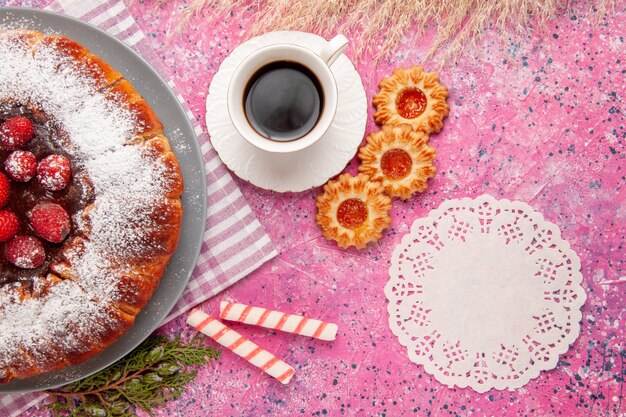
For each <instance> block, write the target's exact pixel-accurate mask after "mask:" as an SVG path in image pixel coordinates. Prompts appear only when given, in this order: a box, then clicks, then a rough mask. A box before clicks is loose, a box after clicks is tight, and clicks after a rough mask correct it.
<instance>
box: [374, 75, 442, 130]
mask: <svg viewBox="0 0 626 417" xmlns="http://www.w3.org/2000/svg"><path fill="white" fill-rule="evenodd" d="M378 87H379V88H380V91H379V92H378V93H377V94H374V97H373V99H372V104H373V105H374V107H376V113H374V121H375V122H376V123H378V124H379V125H385V124H393V125H399V124H408V125H411V126H412V128H413V130H416V131H421V132H424V133H426V134H431V133H437V132H439V131H440V130H441V129H442V128H443V119H444V117H447V116H448V114H449V113H450V106H449V105H448V103H447V101H446V100H447V99H448V89H447V88H446V87H445V86H444V85H441V84H440V83H439V77H438V76H437V74H435V73H434V72H425V71H424V68H422V67H418V66H414V67H411V68H409V69H404V68H398V69H397V70H395V71H394V72H393V73H392V74H391V76H390V77H386V78H384V79H383V80H382V81H381V82H380V84H378Z"/></svg>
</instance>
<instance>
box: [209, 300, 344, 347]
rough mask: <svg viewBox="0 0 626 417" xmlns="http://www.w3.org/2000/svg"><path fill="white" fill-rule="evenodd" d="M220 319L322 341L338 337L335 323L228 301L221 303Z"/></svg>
mask: <svg viewBox="0 0 626 417" xmlns="http://www.w3.org/2000/svg"><path fill="white" fill-rule="evenodd" d="M220 318H221V319H223V320H230V321H238V322H240V323H246V324H253V325H255V326H261V327H266V328H268V329H275V330H282V331H283V332H289V333H296V334H301V335H303V336H309V337H315V338H316V339H321V340H335V337H336V336H337V325H336V324H335V323H328V322H325V321H321V320H316V319H312V318H309V317H304V316H298V315H296V314H288V313H283V312H282V311H274V310H268V309H266V308H263V307H253V306H249V305H246V304H239V303H232V302H227V301H222V302H221V303H220Z"/></svg>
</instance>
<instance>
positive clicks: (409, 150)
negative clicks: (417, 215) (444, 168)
mask: <svg viewBox="0 0 626 417" xmlns="http://www.w3.org/2000/svg"><path fill="white" fill-rule="evenodd" d="M365 141H366V142H367V144H366V145H365V146H363V147H362V148H361V149H359V159H360V160H361V162H362V163H361V165H360V166H359V171H360V172H362V173H364V174H366V175H368V176H369V177H370V179H371V180H372V181H380V182H381V183H382V185H383V187H384V188H385V193H386V194H387V195H388V196H390V197H399V198H402V199H404V200H407V199H409V198H411V196H412V195H413V193H415V192H422V191H424V190H425V189H426V187H427V184H426V180H427V179H428V178H432V177H433V176H434V175H435V172H436V168H435V166H434V165H433V159H435V156H436V154H435V148H433V147H432V146H430V145H429V144H428V135H427V134H425V133H423V132H416V131H414V130H413V129H412V128H411V126H410V125H406V124H404V125H398V126H394V125H385V126H383V127H382V129H381V130H380V131H378V132H372V133H370V134H369V135H368V136H367V138H365Z"/></svg>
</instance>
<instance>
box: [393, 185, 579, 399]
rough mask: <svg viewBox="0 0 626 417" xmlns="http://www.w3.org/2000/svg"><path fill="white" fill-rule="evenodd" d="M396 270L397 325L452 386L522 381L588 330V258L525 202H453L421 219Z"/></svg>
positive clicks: (399, 253) (414, 354)
mask: <svg viewBox="0 0 626 417" xmlns="http://www.w3.org/2000/svg"><path fill="white" fill-rule="evenodd" d="M389 273H390V280H389V282H388V283H387V285H386V287H385V294H386V296H387V299H388V300H389V306H388V311H389V325H390V326H391V330H392V331H393V333H394V334H395V335H396V336H398V339H399V340H400V343H401V344H402V345H404V346H406V347H407V350H408V355H409V358H410V359H411V360H412V361H413V362H415V363H417V364H421V365H424V368H425V369H426V371H427V372H428V373H430V374H432V375H434V376H435V378H437V380H438V381H440V382H442V383H444V384H446V385H448V386H450V387H451V386H453V385H456V386H458V387H461V388H463V387H466V386H469V387H471V388H473V389H474V390H476V391H478V392H485V391H487V390H489V389H491V388H497V389H505V388H508V389H513V388H517V387H520V386H522V385H524V384H526V383H527V382H528V381H529V380H530V379H532V378H536V377H537V376H539V372H540V371H541V370H545V369H552V368H554V367H555V366H556V364H557V361H558V357H559V355H560V354H563V353H565V352H566V351H567V349H568V348H569V345H570V344H571V343H572V342H573V341H574V340H575V339H576V337H578V333H579V331H580V326H579V321H580V319H581V313H580V307H581V306H582V304H583V303H584V302H585V298H586V296H585V293H584V291H583V289H582V287H581V285H580V283H581V281H582V275H581V273H580V260H579V258H578V256H577V255H576V254H575V253H574V251H572V250H571V249H570V246H569V244H568V243H567V242H566V241H565V240H563V239H562V238H561V234H560V231H559V229H558V227H557V226H555V225H554V224H552V223H550V222H548V221H545V220H544V219H543V216H542V215H541V214H540V213H538V212H536V211H534V210H533V209H532V208H531V207H530V206H528V205H527V204H525V203H521V202H518V201H508V200H496V199H494V198H493V197H491V196H489V195H483V196H480V197H478V198H477V199H475V200H473V199H470V198H464V199H462V200H449V201H445V202H444V203H442V204H441V206H439V208H437V209H435V210H433V211H431V212H430V213H429V215H428V217H426V218H423V219H418V220H416V221H415V222H414V223H413V226H412V227H411V232H410V233H409V234H408V235H406V236H405V237H404V238H403V239H402V243H401V244H400V245H398V247H396V249H395V250H394V253H393V257H392V261H391V268H390V270H389Z"/></svg>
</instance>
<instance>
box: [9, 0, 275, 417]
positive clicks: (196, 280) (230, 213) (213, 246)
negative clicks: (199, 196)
mask: <svg viewBox="0 0 626 417" xmlns="http://www.w3.org/2000/svg"><path fill="white" fill-rule="evenodd" d="M48 9H50V10H52V11H55V12H58V13H62V14H66V15H69V16H73V17H77V18H79V19H80V20H82V21H85V22H89V23H92V24H94V25H96V26H98V27H99V28H100V29H103V30H106V31H107V32H108V33H110V34H112V35H114V36H116V37H117V38H118V39H120V40H122V41H124V42H125V43H126V44H128V45H130V46H131V47H133V48H134V49H135V50H136V51H137V52H138V53H139V54H140V55H141V56H142V57H143V58H144V59H145V60H146V61H148V62H149V63H150V64H151V65H152V67H153V68H155V69H156V70H157V71H158V72H159V74H160V75H161V77H162V78H163V79H164V80H165V81H166V82H167V83H168V85H169V86H170V88H172V89H174V84H173V83H172V81H171V80H170V77H169V75H168V74H167V72H166V71H165V69H164V67H163V65H162V64H161V61H160V60H159V58H158V57H157V56H156V54H155V52H154V48H153V47H152V45H151V41H150V40H149V39H148V38H146V36H145V35H144V34H143V32H142V31H141V30H140V28H139V26H138V25H137V23H136V22H135V20H134V19H133V17H132V16H131V15H130V13H129V12H128V10H127V9H126V7H125V5H124V3H122V2H121V1H119V0H109V1H102V0H58V1H55V2H53V3H52V4H50V5H49V6H48ZM177 97H178V99H179V101H180V102H181V104H182V105H183V107H184V108H185V112H186V113H187V115H188V116H189V118H190V119H191V121H192V123H193V125H194V130H195V132H196V134H197V136H198V141H199V143H200V148H201V150H202V154H203V156H204V160H205V161H206V166H205V168H206V179H207V184H208V213H207V214H208V220H207V225H208V227H207V228H206V230H205V232H204V242H203V245H202V249H201V254H200V258H199V259H198V264H197V265H196V268H195V270H194V272H193V275H192V277H191V279H190V281H189V285H188V286H187V288H186V289H185V292H184V293H183V296H182V298H181V300H180V301H179V302H178V303H177V304H176V306H175V307H174V309H173V310H172V312H171V313H170V314H169V315H168V316H167V318H166V319H165V321H164V323H165V322H168V321H170V320H172V319H173V318H175V317H177V316H179V315H180V314H182V313H184V312H185V311H187V310H188V309H189V308H191V307H193V306H194V305H196V304H199V303H201V302H202V301H204V300H206V299H208V298H210V297H212V296H214V295H215V294H217V293H219V292H220V291H222V290H224V289H225V288H227V287H229V286H230V285H232V284H234V283H235V282H237V281H238V280H240V279H241V278H243V277H244V276H246V275H247V274H249V273H250V272H252V271H253V270H255V269H256V268H258V267H259V266H260V265H262V264H263V263H264V262H266V261H267V260H269V259H271V258H273V257H274V256H276V254H277V253H276V250H275V249H274V247H273V245H272V242H271V241H270V239H269V237H268V236H267V234H266V233H265V231H264V230H263V227H262V226H261V224H260V223H259V221H258V220H257V218H256V216H255V215H254V213H253V212H252V210H251V209H250V207H249V206H248V204H247V203H246V201H245V199H244V197H243V195H242V194H241V192H240V191H239V189H238V188H237V185H236V184H235V183H234V181H233V179H232V177H231V176H230V174H229V172H228V171H227V169H226V167H225V166H224V164H222V162H221V161H220V159H219V157H218V156H217V153H216V152H215V150H214V149H213V147H212V146H211V144H210V142H209V140H208V135H207V133H206V132H204V131H203V130H202V128H201V127H200V125H198V123H197V122H196V121H195V118H194V117H193V114H191V112H190V111H189V109H188V108H187V106H186V104H185V102H184V99H183V97H182V96H180V95H179V94H177ZM44 398H45V395H44V394H40V393H30V394H22V395H16V394H12V395H6V394H0V416H9V417H13V416H17V415H19V414H21V413H22V412H23V411H24V410H26V409H28V408H29V407H31V406H33V405H35V404H37V403H39V402H41V401H42V400H43V399H44Z"/></svg>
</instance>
